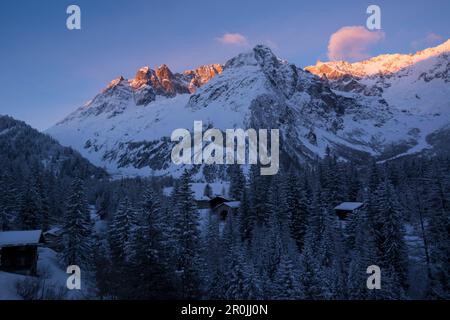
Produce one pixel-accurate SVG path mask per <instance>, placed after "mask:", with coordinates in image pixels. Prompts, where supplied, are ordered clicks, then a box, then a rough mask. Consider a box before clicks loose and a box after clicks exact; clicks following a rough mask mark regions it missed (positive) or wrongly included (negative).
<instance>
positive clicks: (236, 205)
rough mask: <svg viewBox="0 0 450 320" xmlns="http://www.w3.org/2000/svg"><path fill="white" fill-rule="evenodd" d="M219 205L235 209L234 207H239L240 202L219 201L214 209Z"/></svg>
mask: <svg viewBox="0 0 450 320" xmlns="http://www.w3.org/2000/svg"><path fill="white" fill-rule="evenodd" d="M220 206H227V207H230V208H231V209H236V208H239V207H240V206H241V202H240V201H228V202H224V203H221V204H219V205H217V206H216V207H215V208H214V209H216V208H218V207H220Z"/></svg>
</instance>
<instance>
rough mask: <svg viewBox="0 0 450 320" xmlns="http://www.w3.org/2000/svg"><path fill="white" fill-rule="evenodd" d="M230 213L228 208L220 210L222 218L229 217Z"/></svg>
mask: <svg viewBox="0 0 450 320" xmlns="http://www.w3.org/2000/svg"><path fill="white" fill-rule="evenodd" d="M227 215H228V211H227V210H223V211H221V212H220V219H221V220H225V219H226V218H227Z"/></svg>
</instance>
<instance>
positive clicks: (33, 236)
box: [0, 230, 45, 276]
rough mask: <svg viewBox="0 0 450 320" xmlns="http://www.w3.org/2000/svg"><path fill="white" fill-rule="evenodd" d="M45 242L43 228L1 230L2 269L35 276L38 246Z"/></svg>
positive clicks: (0, 253)
mask: <svg viewBox="0 0 450 320" xmlns="http://www.w3.org/2000/svg"><path fill="white" fill-rule="evenodd" d="M44 243H45V239H44V236H43V234H42V231H41V230H31V231H5V232H0V270H2V271H5V272H11V273H19V274H23V275H31V276H35V275H36V274H37V261H38V247H39V246H41V245H42V244H44Z"/></svg>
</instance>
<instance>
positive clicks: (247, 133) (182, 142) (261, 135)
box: [171, 121, 280, 175]
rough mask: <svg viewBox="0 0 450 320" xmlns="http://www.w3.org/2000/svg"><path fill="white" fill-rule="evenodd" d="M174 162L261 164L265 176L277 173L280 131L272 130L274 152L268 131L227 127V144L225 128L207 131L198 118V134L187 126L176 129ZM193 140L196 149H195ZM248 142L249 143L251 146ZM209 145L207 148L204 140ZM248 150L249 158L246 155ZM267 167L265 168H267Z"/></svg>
mask: <svg viewBox="0 0 450 320" xmlns="http://www.w3.org/2000/svg"><path fill="white" fill-rule="evenodd" d="M171 141H172V142H178V143H177V144H176V145H175V146H174V148H173V149H172V153H171V158H172V162H173V163H174V164H177V165H181V164H203V163H205V164H258V160H259V164H261V165H262V166H261V175H275V174H277V173H278V169H279V167H280V163H279V157H280V150H279V148H280V133H279V130H278V129H271V130H270V154H269V143H268V130H267V129H259V130H258V131H256V130H255V129H247V130H243V129H227V130H225V147H224V137H223V134H222V131H220V130H219V129H208V130H206V131H205V132H204V133H203V123H202V121H194V137H193V138H192V137H191V132H190V131H189V130H187V129H176V130H174V131H173V132H172V136H171ZM192 141H193V144H194V146H193V149H192V147H191V146H192ZM247 141H248V145H247ZM204 142H206V143H207V145H206V146H205V147H203V143H204ZM247 150H248V157H246V156H245V154H246V151H247ZM264 166H265V167H264Z"/></svg>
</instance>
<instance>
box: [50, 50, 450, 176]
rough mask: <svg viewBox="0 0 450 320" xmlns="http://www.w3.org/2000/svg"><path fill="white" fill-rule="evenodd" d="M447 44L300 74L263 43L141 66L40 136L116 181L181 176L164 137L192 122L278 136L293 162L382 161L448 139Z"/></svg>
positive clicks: (449, 53) (321, 66)
mask: <svg viewBox="0 0 450 320" xmlns="http://www.w3.org/2000/svg"><path fill="white" fill-rule="evenodd" d="M449 44H450V42H447V43H445V44H443V45H441V46H439V47H436V48H430V49H427V50H424V51H422V52H419V53H417V54H415V55H382V56H379V57H375V58H372V59H370V60H367V61H362V62H359V63H354V64H351V63H347V62H329V63H320V64H318V65H316V66H312V67H307V68H305V70H303V69H301V68H298V67H297V66H295V65H293V64H290V63H288V62H286V61H284V60H281V59H279V58H278V57H277V56H275V55H274V54H273V52H272V51H271V50H270V49H269V48H268V47H265V46H256V47H255V48H253V49H252V50H250V51H249V52H245V53H242V54H240V55H238V56H236V57H234V58H232V59H230V60H229V61H227V62H226V63H225V65H224V66H223V67H222V66H221V65H209V66H201V67H199V68H196V69H194V70H188V71H185V72H183V73H173V72H171V71H170V69H169V68H168V67H167V66H166V65H162V66H160V67H158V68H157V69H156V71H155V70H152V69H150V68H148V67H145V68H141V69H140V70H139V71H138V72H137V74H136V76H135V78H134V79H131V80H126V79H123V78H118V79H116V80H114V81H113V82H111V84H110V85H109V86H108V87H107V88H106V89H105V90H103V91H102V92H100V94H98V95H97V96H96V97H95V98H94V99H93V100H92V101H90V102H89V103H88V104H86V105H85V106H83V107H81V108H79V109H77V110H76V111H75V112H74V113H72V114H71V115H69V116H68V117H67V118H66V119H65V120H63V121H62V122H60V123H59V124H57V125H55V126H54V127H52V128H51V129H49V130H48V133H49V134H51V135H52V136H54V137H55V138H56V139H58V140H59V141H60V142H61V143H63V144H66V145H70V146H72V147H74V148H75V149H77V150H79V151H80V152H81V153H82V154H83V155H84V156H85V157H87V158H88V159H90V160H91V161H92V162H93V163H94V164H97V165H100V166H105V167H106V168H107V169H108V170H109V171H111V172H113V173H121V174H139V175H140V174H155V175H165V174H174V175H176V174H177V172H178V171H179V170H182V169H181V168H179V167H176V166H175V165H173V164H172V163H171V161H170V150H171V148H172V143H171V141H170V135H171V133H172V131H173V130H175V129H177V128H186V129H189V130H192V129H193V128H192V126H193V122H194V121H196V120H199V121H200V120H201V121H203V124H204V126H205V128H206V127H214V128H219V129H222V130H225V129H230V128H243V129H245V128H255V129H258V128H261V129H280V135H281V140H282V141H281V149H282V150H281V152H282V154H284V155H285V156H286V157H287V158H289V159H290V161H295V162H297V163H302V162H307V161H310V160H311V159H315V158H316V157H322V156H324V155H325V153H326V150H327V148H331V149H333V150H334V152H335V153H337V155H338V156H340V157H342V158H345V159H350V160H354V161H364V159H366V158H367V156H368V155H372V156H375V157H378V158H379V159H380V160H384V159H388V158H391V157H396V156H399V155H402V154H408V153H413V152H419V151H422V150H424V149H427V148H433V147H434V146H437V145H439V146H440V147H442V146H443V145H445V143H442V141H447V140H448V139H447V138H445V137H447V136H445V137H444V135H448V130H444V128H446V126H449V125H450V116H449V110H450V101H449V99H448V97H449V96H450V85H449V73H448V70H449V66H450V59H449V56H450V48H449V47H450V45H449ZM441 136H442V137H444V138H441ZM446 139H447V140H446Z"/></svg>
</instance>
